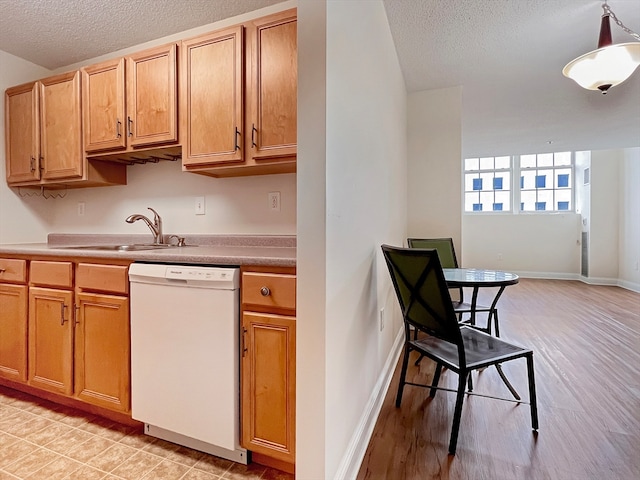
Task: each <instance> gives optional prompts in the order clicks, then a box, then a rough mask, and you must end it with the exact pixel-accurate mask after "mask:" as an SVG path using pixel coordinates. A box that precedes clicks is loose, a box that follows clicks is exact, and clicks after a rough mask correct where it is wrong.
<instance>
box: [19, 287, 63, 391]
mask: <svg viewBox="0 0 640 480" xmlns="http://www.w3.org/2000/svg"><path fill="white" fill-rule="evenodd" d="M72 315H73V292H70V291H65V290H57V289H53V288H41V287H31V288H30V289H29V384H30V385H31V386H33V387H37V388H41V389H43V390H47V391H50V392H55V393H61V394H64V395H71V394H72V392H73V383H72V382H73V325H72V322H71V318H72Z"/></svg>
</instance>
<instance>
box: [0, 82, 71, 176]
mask: <svg viewBox="0 0 640 480" xmlns="http://www.w3.org/2000/svg"><path fill="white" fill-rule="evenodd" d="M5 115H6V119H5V121H6V132H5V133H6V138H5V140H6V149H7V152H6V153H7V158H6V161H7V182H8V183H9V184H24V183H40V181H41V180H42V181H44V182H46V181H47V180H56V179H73V178H82V175H83V162H82V157H83V153H82V117H81V106H80V72H78V71H76V72H70V73H65V74H62V75H56V76H54V77H49V78H45V79H43V80H40V81H38V82H32V83H28V84H25V85H20V86H17V87H13V88H9V89H7V91H6V92H5Z"/></svg>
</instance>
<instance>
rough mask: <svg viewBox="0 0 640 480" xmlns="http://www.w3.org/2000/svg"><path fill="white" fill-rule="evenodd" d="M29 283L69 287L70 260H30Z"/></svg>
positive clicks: (70, 282) (71, 272)
mask: <svg viewBox="0 0 640 480" xmlns="http://www.w3.org/2000/svg"><path fill="white" fill-rule="evenodd" d="M29 282H30V283H31V285H41V286H49V287H66V288H71V286H72V285H73V264H72V263H71V262H47V261H42V260H37V261H33V262H31V275H30V277H29Z"/></svg>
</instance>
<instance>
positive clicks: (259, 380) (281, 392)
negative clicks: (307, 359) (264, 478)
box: [242, 312, 296, 464]
mask: <svg viewBox="0 0 640 480" xmlns="http://www.w3.org/2000/svg"><path fill="white" fill-rule="evenodd" d="M295 337H296V322H295V317H290V316H284V315H274V314H267V313H254V312H244V313H243V318H242V350H243V351H242V446H243V447H244V448H246V449H248V450H251V451H253V452H256V453H261V454H264V455H267V456H268V457H271V458H275V459H277V460H281V461H283V462H286V463H289V464H293V463H295V423H294V422H295V409H296V407H295V396H296V372H295V370H296V368H295V365H296V359H295V357H296V342H295Z"/></svg>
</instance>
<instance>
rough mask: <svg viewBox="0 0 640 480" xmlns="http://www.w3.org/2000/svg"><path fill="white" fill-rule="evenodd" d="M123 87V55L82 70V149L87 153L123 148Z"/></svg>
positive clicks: (124, 140) (124, 144)
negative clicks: (83, 142)
mask: <svg viewBox="0 0 640 480" xmlns="http://www.w3.org/2000/svg"><path fill="white" fill-rule="evenodd" d="M124 89H125V60H124V58H119V59H116V60H109V61H107V62H103V63H99V64H97V65H91V66H89V67H84V68H83V69H82V91H83V94H82V95H83V109H84V139H85V145H84V148H85V150H86V151H87V152H96V151H100V150H111V149H119V148H120V149H122V148H125V146H126V137H125V134H124V132H125V125H124V122H125V120H126V119H125V91H124Z"/></svg>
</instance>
